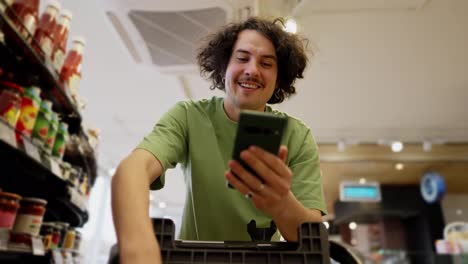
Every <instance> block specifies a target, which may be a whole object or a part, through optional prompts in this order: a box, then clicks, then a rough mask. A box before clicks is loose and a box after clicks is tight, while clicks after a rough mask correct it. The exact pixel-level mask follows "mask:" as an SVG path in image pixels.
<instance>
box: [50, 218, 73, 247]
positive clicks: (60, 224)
mask: <svg viewBox="0 0 468 264" xmlns="http://www.w3.org/2000/svg"><path fill="white" fill-rule="evenodd" d="M54 223H55V226H56V227H57V228H58V230H59V232H60V239H59V242H58V247H59V248H62V247H63V243H64V242H65V236H66V234H67V231H68V227H69V226H70V224H69V223H66V222H54Z"/></svg>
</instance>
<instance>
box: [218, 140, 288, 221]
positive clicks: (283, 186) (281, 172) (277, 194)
mask: <svg viewBox="0 0 468 264" xmlns="http://www.w3.org/2000/svg"><path fill="white" fill-rule="evenodd" d="M287 156H288V149H287V147H286V146H281V147H280V149H279V152H278V155H274V154H272V153H269V152H267V151H265V150H263V149H261V148H259V147H255V146H250V147H249V148H248V149H246V150H244V151H242V152H241V155H240V157H241V159H242V160H243V161H244V162H245V163H246V164H248V165H249V166H250V168H252V169H253V170H254V171H255V172H256V173H257V175H258V177H256V176H255V175H252V173H250V172H249V171H247V170H246V169H245V168H244V167H243V166H242V165H241V164H240V163H239V162H237V161H235V160H231V161H229V163H228V166H229V168H230V169H231V171H226V172H225V174H224V176H225V178H226V179H227V180H228V181H229V183H230V184H231V185H232V186H233V187H234V188H236V189H237V190H238V191H239V192H241V193H242V194H244V195H245V196H246V197H247V198H251V200H252V202H253V203H254V205H255V207H257V208H258V209H259V210H260V211H262V212H263V213H265V214H267V215H269V216H271V217H272V218H275V217H276V216H277V215H279V214H281V213H282V212H283V210H284V209H285V208H286V203H287V200H288V199H285V198H286V197H287V196H288V195H292V193H290V188H291V179H292V171H291V170H290V169H289V167H288V166H287V165H286V163H285V161H286V158H287Z"/></svg>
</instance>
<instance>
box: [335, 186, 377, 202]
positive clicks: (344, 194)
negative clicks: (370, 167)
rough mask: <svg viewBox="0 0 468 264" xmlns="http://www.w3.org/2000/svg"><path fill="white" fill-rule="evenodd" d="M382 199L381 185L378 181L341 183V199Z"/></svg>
mask: <svg viewBox="0 0 468 264" xmlns="http://www.w3.org/2000/svg"><path fill="white" fill-rule="evenodd" d="M380 200H381V194H380V185H379V184H378V183H376V182H368V183H358V182H342V183H341V184H340V201H347V202H380Z"/></svg>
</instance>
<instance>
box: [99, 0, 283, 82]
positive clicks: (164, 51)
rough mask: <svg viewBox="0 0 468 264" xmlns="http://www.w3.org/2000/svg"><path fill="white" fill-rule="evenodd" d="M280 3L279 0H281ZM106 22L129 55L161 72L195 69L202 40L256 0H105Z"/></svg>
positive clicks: (250, 10)
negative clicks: (107, 20) (107, 21)
mask: <svg viewBox="0 0 468 264" xmlns="http://www.w3.org/2000/svg"><path fill="white" fill-rule="evenodd" d="M281 1H284V0H281ZM101 3H102V5H103V7H104V10H105V12H106V15H107V18H108V19H109V21H110V24H111V26H112V28H113V30H114V32H116V33H117V34H118V37H119V38H120V40H121V41H122V42H121V43H122V44H123V46H124V47H125V48H126V50H127V51H128V54H129V56H131V58H132V59H133V61H135V62H136V63H138V64H144V65H151V66H155V67H156V68H157V69H158V70H159V71H161V72H164V73H174V74H184V73H195V72H198V67H197V66H196V52H197V50H198V48H199V47H200V44H201V41H200V40H201V39H202V38H203V37H205V36H206V35H207V34H209V33H210V32H213V31H215V30H217V29H219V27H220V26H223V25H225V24H227V23H229V22H232V21H237V20H239V19H243V18H246V17H248V16H250V15H255V14H257V7H258V0H197V1H193V0H172V1H167V0H106V1H102V2H101Z"/></svg>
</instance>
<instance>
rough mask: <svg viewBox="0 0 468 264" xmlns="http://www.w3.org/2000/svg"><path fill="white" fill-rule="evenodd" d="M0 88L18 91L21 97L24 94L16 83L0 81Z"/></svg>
mask: <svg viewBox="0 0 468 264" xmlns="http://www.w3.org/2000/svg"><path fill="white" fill-rule="evenodd" d="M0 86H3V87H7V88H11V89H14V90H16V91H18V92H19V93H20V94H21V95H23V94H24V89H23V88H21V86H19V85H17V84H16V83H12V82H7V81H0Z"/></svg>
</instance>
